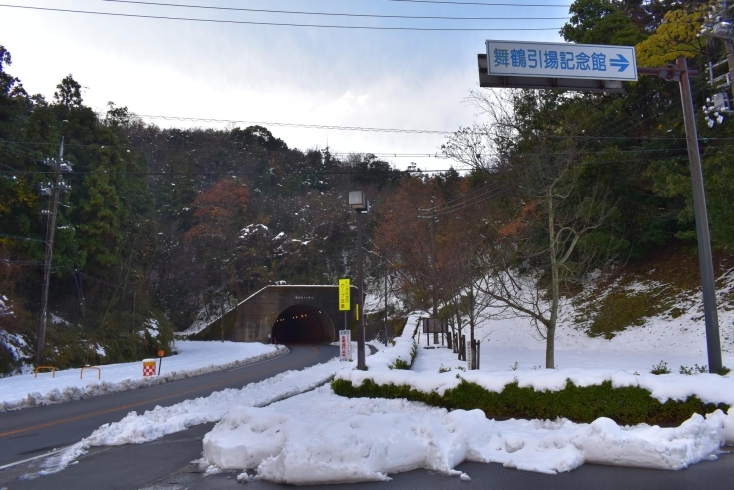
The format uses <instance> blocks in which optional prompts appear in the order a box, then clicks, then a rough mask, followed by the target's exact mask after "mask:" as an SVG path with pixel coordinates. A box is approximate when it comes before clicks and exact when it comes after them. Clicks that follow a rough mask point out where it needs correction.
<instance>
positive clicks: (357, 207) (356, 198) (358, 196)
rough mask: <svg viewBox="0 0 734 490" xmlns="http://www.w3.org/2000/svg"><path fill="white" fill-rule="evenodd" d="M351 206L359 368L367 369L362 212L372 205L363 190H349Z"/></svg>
mask: <svg viewBox="0 0 734 490" xmlns="http://www.w3.org/2000/svg"><path fill="white" fill-rule="evenodd" d="M349 207H351V208H352V209H353V210H354V212H355V213H357V287H358V288H359V294H357V314H358V315H359V323H358V325H357V369H360V370H362V371H366V370H367V365H366V364H365V355H364V308H363V306H364V275H363V273H362V262H363V256H362V213H366V212H368V211H369V208H370V205H369V202H368V201H367V197H366V196H365V195H364V192H363V191H349Z"/></svg>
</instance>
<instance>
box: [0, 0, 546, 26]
mask: <svg viewBox="0 0 734 490" xmlns="http://www.w3.org/2000/svg"><path fill="white" fill-rule="evenodd" d="M0 7H5V8H18V9H27V10H39V11H47V12H63V13H73V14H88V15H101V16H108V17H125V18H137V19H155V20H182V21H188V22H206V23H213V24H235V25H259V26H279V27H314V28H323V29H346V30H367V31H430V32H486V31H557V30H559V29H560V27H484V28H480V27H477V28H473V27H407V26H406V27H400V26H394V27H393V26H347V25H337V24H297V23H293V22H257V21H249V20H233V19H202V18H198V17H175V16H170V15H146V14H126V13H121V12H99V11H94V10H75V9H61V8H52V7H34V6H30V5H9V4H4V3H3V4H0Z"/></svg>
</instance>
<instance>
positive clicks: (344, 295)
mask: <svg viewBox="0 0 734 490" xmlns="http://www.w3.org/2000/svg"><path fill="white" fill-rule="evenodd" d="M350 293H351V281H350V280H349V278H348V277H343V278H340V279H339V311H343V312H344V330H342V331H340V332H339V360H340V361H351V360H352V335H351V334H352V332H351V331H350V330H349V328H348V327H347V312H348V311H349V310H350V309H351V295H350Z"/></svg>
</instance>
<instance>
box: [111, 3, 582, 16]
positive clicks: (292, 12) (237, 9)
mask: <svg viewBox="0 0 734 490" xmlns="http://www.w3.org/2000/svg"><path fill="white" fill-rule="evenodd" d="M99 1H101V2H109V3H121V4H134V5H146V6H156V7H176V8H189V9H203V10H215V11H235V12H256V13H268V14H289V15H315V16H318V15H321V16H330V17H358V18H373V19H416V20H472V21H479V20H482V21H484V20H568V15H566V16H563V17H522V18H521V17H496V16H493V17H477V16H472V17H451V16H444V15H387V14H354V13H344V12H309V11H303V10H269V9H254V8H244V7H215V6H211V5H190V4H181V3H166V2H144V1H139V0H99Z"/></svg>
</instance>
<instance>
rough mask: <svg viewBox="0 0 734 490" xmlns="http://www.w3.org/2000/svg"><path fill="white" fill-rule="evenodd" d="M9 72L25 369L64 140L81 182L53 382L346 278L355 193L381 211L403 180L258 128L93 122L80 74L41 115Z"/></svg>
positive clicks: (6, 103) (16, 327) (7, 169)
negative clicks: (61, 371) (266, 301)
mask: <svg viewBox="0 0 734 490" xmlns="http://www.w3.org/2000/svg"><path fill="white" fill-rule="evenodd" d="M11 61H12V59H11V57H10V53H9V52H8V51H6V50H5V49H4V48H2V62H3V63H2V73H1V74H2V77H3V78H2V85H1V86H0V98H1V99H2V100H1V101H0V165H2V169H0V171H1V172H2V174H1V175H2V178H0V186H1V187H0V194H1V195H2V199H1V200H0V202H1V203H2V204H0V229H2V232H1V234H0V254H1V257H0V260H2V266H1V267H0V268H1V269H2V270H1V271H0V274H1V275H0V294H2V302H3V303H2V308H3V310H2V312H1V313H2V314H0V321H1V322H2V324H0V328H2V329H3V332H2V335H3V336H5V337H6V338H7V339H8V340H7V342H9V343H11V344H12V343H15V345H18V346H19V347H21V350H22V351H24V353H25V354H26V355H30V353H31V352H32V350H33V345H34V342H35V335H36V331H37V325H38V312H39V310H40V297H41V294H40V293H41V289H42V275H43V261H44V251H45V244H44V237H45V236H46V229H47V222H48V217H49V206H50V202H49V201H50V199H51V197H50V196H48V195H43V193H42V192H41V188H42V187H45V188H52V187H53V178H54V177H53V172H54V169H53V168H50V167H49V166H48V165H45V161H46V159H47V158H49V157H50V158H55V157H56V156H57V155H58V153H59V145H60V143H61V140H62V138H63V140H64V153H63V158H64V160H65V161H68V162H69V163H70V164H71V166H72V170H71V172H64V173H63V179H64V182H65V184H66V185H68V186H70V190H68V191H65V192H62V194H61V200H60V204H59V212H58V218H57V223H56V239H55V246H54V255H53V270H52V276H51V277H52V279H51V285H50V295H49V312H50V314H51V321H50V324H49V328H48V338H47V342H48V348H47V352H46V355H47V358H48V360H49V362H52V363H54V364H55V365H56V366H58V367H60V366H68V365H72V364H78V363H88V362H95V363H96V362H104V361H113V360H122V359H134V358H138V357H139V356H141V355H150V354H151V353H154V352H156V351H157V349H158V348H161V347H162V348H164V349H168V342H169V341H170V339H171V338H172V331H173V330H183V329H185V328H187V327H189V326H190V325H191V324H192V323H194V322H197V321H199V322H205V321H207V320H208V319H210V318H215V317H216V316H218V315H220V314H221V311H222V310H223V309H227V308H229V307H231V306H232V305H234V304H236V303H237V301H240V300H242V299H244V298H245V297H247V296H248V295H249V294H251V293H252V292H254V291H257V290H258V289H260V288H262V287H264V286H265V285H268V284H273V283H275V282H285V283H288V284H294V283H313V284H332V283H334V281H335V280H336V278H337V277H339V276H343V275H344V274H346V273H348V272H349V271H350V270H351V269H352V267H351V266H350V262H352V261H353V255H354V254H353V253H352V251H353V249H354V236H353V235H354V234H353V232H351V230H350V229H349V227H348V221H349V220H350V219H352V220H353V218H350V215H349V212H348V205H347V202H346V195H347V192H348V191H349V189H350V188H352V187H354V186H358V187H359V188H362V189H365V190H367V191H368V192H369V193H370V195H371V197H372V198H373V199H375V200H379V199H380V196H381V195H383V194H384V193H385V192H388V191H389V190H390V189H392V188H393V187H394V186H395V185H397V183H398V182H399V180H400V179H401V178H402V176H403V173H402V172H399V171H397V170H395V169H394V168H392V167H391V166H390V165H389V164H388V163H386V162H384V161H380V160H378V159H376V158H375V157H374V156H372V155H351V156H346V157H344V158H342V159H337V158H334V157H332V156H331V155H330V153H329V151H328V149H326V150H322V151H320V150H312V151H307V152H303V151H300V150H296V149H290V148H289V147H288V146H287V144H286V143H285V142H284V141H282V140H280V139H278V138H276V137H275V136H273V135H272V134H271V133H270V131H268V130H267V129H266V128H263V127H259V126H252V127H247V128H244V129H243V128H239V127H237V128H232V129H230V130H224V131H215V130H203V129H192V130H178V129H161V128H159V127H157V126H154V125H149V124H144V123H143V122H141V121H140V120H139V119H138V118H136V117H135V116H134V115H133V114H130V113H129V112H128V111H127V109H125V108H120V107H116V106H114V105H113V104H110V106H109V110H108V111H107V112H106V113H105V114H96V113H94V112H93V111H92V110H91V109H90V108H89V107H87V106H85V105H84V101H83V100H82V95H81V86H80V84H79V83H78V82H77V81H75V80H74V79H73V77H72V76H71V75H69V76H68V77H66V78H64V79H63V80H62V81H61V82H60V83H59V85H58V86H57V87H56V92H55V93H54V95H53V98H52V100H50V101H47V100H46V99H45V98H44V97H43V96H42V95H29V94H27V93H26V91H25V90H24V89H23V86H22V84H21V81H20V80H18V79H16V78H14V77H13V76H12V75H10V74H9V73H8V71H9V67H10V64H11ZM8 334H10V336H8ZM18 335H19V336H18ZM24 343H25V344H27V346H26V347H23V344H24ZM1 355H2V356H3V357H2V358H3V361H4V362H5V367H4V370H5V371H7V370H8V369H9V366H10V365H11V364H13V361H12V359H11V355H10V353H9V352H8V351H6V350H3V353H2V354H1Z"/></svg>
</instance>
